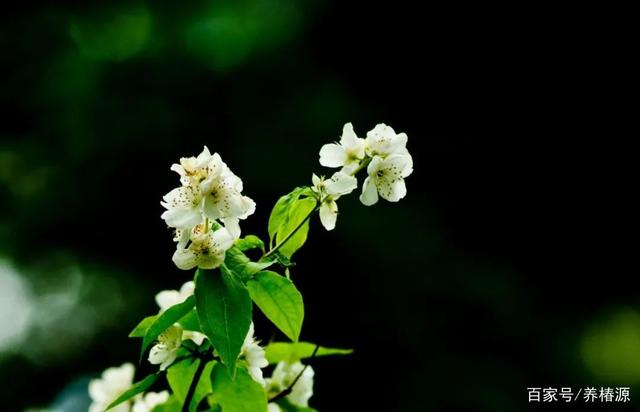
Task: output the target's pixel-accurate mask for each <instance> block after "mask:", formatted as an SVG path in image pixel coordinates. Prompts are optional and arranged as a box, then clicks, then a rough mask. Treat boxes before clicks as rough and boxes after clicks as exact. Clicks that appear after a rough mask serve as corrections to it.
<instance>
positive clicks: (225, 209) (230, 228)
mask: <svg viewBox="0 0 640 412" xmlns="http://www.w3.org/2000/svg"><path fill="white" fill-rule="evenodd" d="M171 170H173V171H174V172H176V173H178V175H180V183H181V185H180V187H177V188H175V189H173V190H172V191H170V192H169V193H167V194H166V195H165V196H164V197H163V201H162V202H160V203H161V204H162V206H163V207H164V208H165V209H167V210H166V211H165V212H164V213H163V214H162V219H164V221H165V222H166V224H167V226H169V227H171V228H174V229H175V231H176V232H175V233H176V235H175V237H174V240H175V241H176V242H177V249H176V252H175V253H174V254H173V262H174V263H175V264H176V266H178V267H179V268H180V269H183V270H188V269H192V268H195V267H200V268H203V269H214V268H216V267H218V266H220V265H221V264H222V262H223V261H224V255H225V252H226V251H227V250H228V249H229V248H230V247H231V246H232V245H233V241H234V239H237V238H239V237H240V224H239V220H240V219H246V218H247V217H248V216H249V215H251V214H253V212H254V211H255V207H256V205H255V203H254V201H253V200H251V199H250V198H249V197H247V196H243V195H242V180H241V179H240V178H239V177H238V176H236V175H235V174H233V172H232V171H231V169H229V167H228V166H227V165H226V164H225V163H224V162H223V161H222V159H221V158H220V155H218V153H214V154H211V152H209V149H208V148H207V147H206V146H205V147H204V150H203V151H202V153H200V154H199V155H198V156H197V157H183V158H181V159H180V163H179V164H173V165H172V166H171Z"/></svg>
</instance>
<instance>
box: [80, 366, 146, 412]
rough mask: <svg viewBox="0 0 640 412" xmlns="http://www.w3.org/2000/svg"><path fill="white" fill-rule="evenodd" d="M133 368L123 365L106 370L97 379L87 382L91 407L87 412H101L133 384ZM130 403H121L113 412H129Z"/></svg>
mask: <svg viewBox="0 0 640 412" xmlns="http://www.w3.org/2000/svg"><path fill="white" fill-rule="evenodd" d="M134 373H135V368H134V366H133V365H132V364H131V363H125V364H124V365H122V366H119V367H113V368H108V369H106V370H105V371H104V372H103V373H102V376H101V377H100V378H99V379H92V380H91V382H89V396H91V401H92V402H91V405H90V406H89V412H103V411H104V410H105V409H107V406H109V404H111V402H113V401H114V400H116V399H117V398H118V396H120V395H121V394H122V393H123V392H124V391H126V390H127V389H129V387H130V386H131V385H132V384H133V375H134ZM130 408H131V402H130V401H127V402H123V403H121V404H120V405H118V406H116V407H115V408H113V409H111V410H112V411H113V412H129V409H130Z"/></svg>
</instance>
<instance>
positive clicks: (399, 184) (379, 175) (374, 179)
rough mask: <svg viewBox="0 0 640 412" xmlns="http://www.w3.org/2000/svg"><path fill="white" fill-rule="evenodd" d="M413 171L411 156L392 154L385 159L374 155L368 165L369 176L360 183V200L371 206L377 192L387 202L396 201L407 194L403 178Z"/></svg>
mask: <svg viewBox="0 0 640 412" xmlns="http://www.w3.org/2000/svg"><path fill="white" fill-rule="evenodd" d="M411 172H413V162H412V160H411V156H408V155H403V154H393V155H390V156H388V157H387V158H386V159H382V158H381V157H379V156H375V157H374V158H373V159H372V160H371V163H369V166H368V167H367V173H368V174H369V176H368V177H367V178H366V179H365V181H364V183H363V185H362V194H361V195H360V201H361V202H362V203H363V204H364V205H366V206H371V205H373V204H375V203H376V202H377V201H378V194H380V196H381V197H382V198H383V199H385V200H388V201H389V202H397V201H399V200H400V199H402V198H403V197H404V196H405V195H406V194H407V187H406V185H405V183H404V178H405V177H407V176H409V175H410V174H411Z"/></svg>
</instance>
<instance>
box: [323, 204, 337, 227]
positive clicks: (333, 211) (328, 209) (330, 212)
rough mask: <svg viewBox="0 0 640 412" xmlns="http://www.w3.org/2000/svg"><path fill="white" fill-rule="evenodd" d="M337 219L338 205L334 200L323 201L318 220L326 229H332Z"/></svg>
mask: <svg viewBox="0 0 640 412" xmlns="http://www.w3.org/2000/svg"><path fill="white" fill-rule="evenodd" d="M337 219H338V205H337V204H336V202H333V201H332V202H324V203H322V205H321V206H320V222H322V226H324V228H325V229H327V230H333V229H334V228H335V227H336V220H337Z"/></svg>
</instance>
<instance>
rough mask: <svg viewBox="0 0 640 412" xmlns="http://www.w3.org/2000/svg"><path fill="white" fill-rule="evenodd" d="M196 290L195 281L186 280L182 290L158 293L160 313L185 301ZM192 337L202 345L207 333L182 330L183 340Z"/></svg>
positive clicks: (157, 299) (157, 301) (157, 300)
mask: <svg viewBox="0 0 640 412" xmlns="http://www.w3.org/2000/svg"><path fill="white" fill-rule="evenodd" d="M194 290H195V284H194V283H193V281H189V282H186V283H185V284H183V285H182V287H181V288H180V290H179V291H178V290H163V291H161V292H159V293H158V294H157V295H156V303H157V304H158V306H159V307H160V313H162V312H164V311H165V310H167V309H169V308H170V307H172V306H175V305H177V304H179V303H182V302H184V301H185V300H187V298H188V297H189V296H191V295H193V292H194ZM187 339H191V340H192V341H194V342H195V343H196V344H197V345H202V342H204V340H205V339H206V335H204V334H203V333H200V332H196V331H190V330H185V331H183V332H182V340H183V341H184V340H187Z"/></svg>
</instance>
